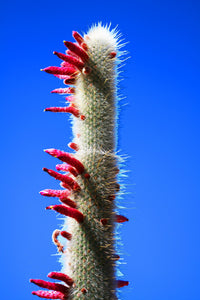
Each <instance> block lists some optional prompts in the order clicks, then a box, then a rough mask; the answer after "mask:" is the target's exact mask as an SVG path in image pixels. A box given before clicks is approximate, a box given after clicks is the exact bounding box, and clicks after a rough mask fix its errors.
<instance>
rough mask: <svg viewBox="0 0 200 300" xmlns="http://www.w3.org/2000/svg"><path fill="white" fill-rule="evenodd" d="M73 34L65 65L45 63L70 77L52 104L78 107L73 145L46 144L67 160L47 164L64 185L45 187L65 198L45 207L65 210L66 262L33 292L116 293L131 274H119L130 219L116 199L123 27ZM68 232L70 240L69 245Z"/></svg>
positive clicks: (107, 296) (108, 297)
mask: <svg viewBox="0 0 200 300" xmlns="http://www.w3.org/2000/svg"><path fill="white" fill-rule="evenodd" d="M73 37H74V39H75V42H74V43H72V42H66V41H64V44H65V46H66V47H67V50H66V53H65V54H63V53H59V52H56V51H55V52H54V54H55V55H56V56H58V57H59V58H60V59H61V60H62V62H61V66H60V67H57V66H53V67H47V68H45V69H43V71H45V72H47V73H50V74H53V75H54V76H56V77H58V78H60V79H62V80H63V82H64V84H65V85H69V86H68V87H66V88H58V89H55V90H53V91H52V93H57V94H61V95H67V97H66V101H67V103H69V105H68V106H63V107H49V108H46V109H45V111H51V112H63V113H69V114H71V116H72V130H73V133H74V139H73V141H72V142H71V143H69V144H68V146H69V147H70V148H71V149H72V150H74V153H67V152H65V151H63V150H58V149H46V150H45V152H46V153H48V154H50V155H51V156H53V157H56V158H57V159H59V160H60V161H61V162H62V164H57V165H56V170H57V171H54V170H50V169H47V168H43V170H44V171H45V172H47V173H48V174H49V175H50V176H52V177H54V178H55V179H57V180H59V181H60V185H61V189H58V190H53V189H45V190H43V191H41V192H40V194H41V195H42V196H46V197H56V198H58V200H59V201H60V203H59V204H55V205H50V206H48V207H47V208H46V209H48V210H54V211H56V212H58V213H60V214H61V215H63V216H64V217H65V221H64V226H63V228H62V230H58V229H56V230H55V231H54V232H53V234H52V239H53V242H54V243H55V245H56V246H57V249H58V251H59V252H60V253H61V261H62V264H63V269H62V271H61V272H51V273H49V274H48V277H49V278H51V279H54V280H57V281H59V282H60V281H61V282H62V284H61V283H55V282H50V281H44V280H40V279H31V280H30V281H31V282H32V283H34V284H36V285H38V286H39V287H41V288H44V289H47V290H48V291H47V290H38V291H34V292H32V293H33V294H34V295H37V296H39V297H41V298H46V299H62V300H72V299H73V300H78V299H85V300H95V299H98V300H114V299H117V296H116V288H121V287H123V286H126V285H128V281H123V280H117V279H116V274H115V269H116V261H117V260H119V259H120V257H119V255H118V254H117V253H115V251H116V250H115V236H114V230H115V224H116V223H123V222H125V221H128V219H127V218H126V217H125V216H122V215H119V214H117V213H116V204H115V198H116V196H117V194H118V192H119V190H120V185H119V184H118V182H117V174H118V173H119V168H118V160H117V155H116V108H117V65H118V63H119V61H120V59H119V57H120V51H119V42H118V38H117V33H116V32H115V31H114V30H112V31H110V30H109V28H107V27H103V26H102V25H101V24H99V25H98V26H94V27H92V28H91V29H90V30H89V32H88V34H87V35H84V36H83V37H82V36H81V35H80V34H79V33H78V32H75V31H74V32H73ZM61 172H62V173H61ZM61 237H62V238H64V240H65V241H66V243H64V245H63V244H62V243H61V241H60V240H61ZM62 240H63V239H62Z"/></svg>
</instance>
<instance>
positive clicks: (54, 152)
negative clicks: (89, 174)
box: [44, 148, 84, 174]
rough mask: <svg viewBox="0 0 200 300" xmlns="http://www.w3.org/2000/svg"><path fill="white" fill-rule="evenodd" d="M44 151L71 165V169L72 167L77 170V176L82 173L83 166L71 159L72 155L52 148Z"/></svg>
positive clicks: (76, 160)
mask: <svg viewBox="0 0 200 300" xmlns="http://www.w3.org/2000/svg"><path fill="white" fill-rule="evenodd" d="M44 151H45V152H46V153H48V154H50V155H52V156H54V157H57V158H58V159H60V160H62V161H63V162H66V163H67V164H69V165H71V166H72V167H74V168H75V169H76V170H77V172H78V173H79V174H82V173H83V172H84V166H83V164H82V163H81V162H80V161H79V160H78V159H76V158H75V157H73V155H72V154H70V153H66V152H64V151H61V150H57V149H53V148H51V149H46V150H44Z"/></svg>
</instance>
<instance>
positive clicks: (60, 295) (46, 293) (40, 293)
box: [32, 291, 66, 300]
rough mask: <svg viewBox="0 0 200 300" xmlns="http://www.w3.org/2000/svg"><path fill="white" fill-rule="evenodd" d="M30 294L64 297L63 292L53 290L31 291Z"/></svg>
mask: <svg viewBox="0 0 200 300" xmlns="http://www.w3.org/2000/svg"><path fill="white" fill-rule="evenodd" d="M32 294H33V295H36V296H38V297H40V298H45V299H61V300H64V299H66V296H65V295H64V294H63V293H60V292H55V291H49V292H47V291H33V292H32Z"/></svg>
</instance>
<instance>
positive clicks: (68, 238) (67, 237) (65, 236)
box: [60, 230, 72, 240]
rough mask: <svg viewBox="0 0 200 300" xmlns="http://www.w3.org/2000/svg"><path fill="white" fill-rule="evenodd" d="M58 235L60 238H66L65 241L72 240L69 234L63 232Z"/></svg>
mask: <svg viewBox="0 0 200 300" xmlns="http://www.w3.org/2000/svg"><path fill="white" fill-rule="evenodd" d="M60 235H62V237H64V238H66V239H67V240H71V239H72V235H71V233H69V232H67V231H65V230H63V231H61V232H60Z"/></svg>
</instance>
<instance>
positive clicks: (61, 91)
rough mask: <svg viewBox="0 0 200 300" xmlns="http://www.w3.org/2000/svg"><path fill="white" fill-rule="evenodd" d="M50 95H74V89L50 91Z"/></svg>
mask: <svg viewBox="0 0 200 300" xmlns="http://www.w3.org/2000/svg"><path fill="white" fill-rule="evenodd" d="M51 93H52V94H61V95H63V94H74V93H75V89H74V88H72V87H69V88H59V89H55V90H53V91H51Z"/></svg>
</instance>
